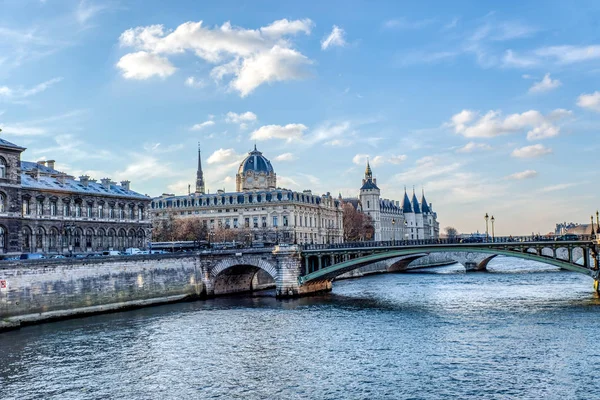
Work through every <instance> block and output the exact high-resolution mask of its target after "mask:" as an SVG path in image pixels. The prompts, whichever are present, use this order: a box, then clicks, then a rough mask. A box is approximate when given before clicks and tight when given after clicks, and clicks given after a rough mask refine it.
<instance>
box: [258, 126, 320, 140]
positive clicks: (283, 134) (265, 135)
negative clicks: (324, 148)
mask: <svg viewBox="0 0 600 400" xmlns="http://www.w3.org/2000/svg"><path fill="white" fill-rule="evenodd" d="M306 129H308V128H307V127H306V126H305V125H303V124H287V125H285V126H282V125H264V126H261V127H260V128H258V129H257V130H255V131H254V132H252V134H251V135H250V138H251V139H254V140H269V139H285V140H287V141H288V142H291V141H293V140H301V139H302V138H303V136H304V131H305V130H306Z"/></svg>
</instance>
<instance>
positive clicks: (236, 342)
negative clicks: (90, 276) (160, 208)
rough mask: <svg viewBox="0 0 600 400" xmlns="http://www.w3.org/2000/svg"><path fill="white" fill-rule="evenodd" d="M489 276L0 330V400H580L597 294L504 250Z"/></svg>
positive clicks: (420, 277) (346, 287)
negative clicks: (470, 399) (2, 331)
mask: <svg viewBox="0 0 600 400" xmlns="http://www.w3.org/2000/svg"><path fill="white" fill-rule="evenodd" d="M489 269H490V270H491V271H493V273H472V274H471V273H470V274H465V273H464V269H462V268H461V267H460V266H449V267H444V268H438V269H435V270H433V269H432V270H429V271H425V272H426V273H423V271H422V270H421V271H419V273H408V274H398V275H391V274H388V275H376V276H370V277H364V278H360V279H355V280H346V281H339V282H335V283H334V285H333V287H334V291H333V292H332V293H330V294H326V295H321V296H315V297H310V298H302V299H297V300H286V301H278V300H276V299H275V298H274V297H273V295H272V292H262V293H260V294H257V295H256V296H254V297H241V296H236V297H229V298H218V299H214V300H208V301H202V302H194V303H182V304H173V305H168V306H161V307H154V308H147V309H143V310H136V311H131V312H125V313H119V314H110V315H102V316H95V317H89V318H83V319H77V320H71V321H63V322H58V323H52V324H45V325H39V326H33V327H27V328H24V329H22V330H20V331H15V332H9V333H5V334H1V335H0V360H1V362H0V388H2V392H1V393H2V395H1V396H0V397H1V398H3V399H39V398H43V399H49V398H54V399H82V398H85V399H107V398H110V399H182V398H221V399H232V398H240V399H266V398H269V399H271V398H274V399H276V398H286V399H299V398H306V399H341V398H349V399H377V398H394V399H395V398H411V397H412V398H423V399H438V398H450V397H455V398H469V397H471V398H482V399H491V398H531V399H539V398H555V399H577V398H580V399H591V398H594V394H595V393H597V392H598V389H600V385H599V384H598V379H596V375H597V374H596V370H597V366H596V363H597V360H598V356H599V353H600V350H598V346H597V345H596V343H597V337H598V326H599V323H598V315H599V311H600V303H599V301H598V299H596V298H595V297H594V295H593V294H592V290H591V287H592V282H591V279H590V278H589V277H586V276H583V275H579V274H575V273H570V272H563V271H557V270H556V269H553V268H548V267H545V266H542V265H540V264H536V263H531V262H525V261H516V260H513V259H508V258H498V259H495V260H493V261H492V262H491V263H490V265H489ZM434 271H435V273H434ZM427 272H428V273H427Z"/></svg>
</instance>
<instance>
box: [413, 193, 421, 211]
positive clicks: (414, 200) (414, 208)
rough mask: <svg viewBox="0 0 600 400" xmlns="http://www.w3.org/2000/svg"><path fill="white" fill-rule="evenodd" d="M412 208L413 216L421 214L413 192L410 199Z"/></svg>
mask: <svg viewBox="0 0 600 400" xmlns="http://www.w3.org/2000/svg"><path fill="white" fill-rule="evenodd" d="M412 207H413V211H414V212H415V214H421V207H419V200H417V195H416V194H415V191H414V190H413V198H412Z"/></svg>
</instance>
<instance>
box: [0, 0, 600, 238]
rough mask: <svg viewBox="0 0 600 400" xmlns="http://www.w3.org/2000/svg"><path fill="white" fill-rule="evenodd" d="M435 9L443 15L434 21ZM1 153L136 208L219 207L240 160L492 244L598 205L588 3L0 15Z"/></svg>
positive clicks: (117, 5) (13, 10)
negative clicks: (251, 153)
mask: <svg viewBox="0 0 600 400" xmlns="http://www.w3.org/2000/svg"><path fill="white" fill-rule="evenodd" d="M450 3H452V4H450ZM0 15H2V18H1V19H0V127H1V128H2V129H3V132H2V133H1V135H2V136H3V137H4V138H6V139H7V140H10V141H12V142H15V143H17V144H20V145H23V146H25V147H27V148H28V150H27V151H26V152H25V153H24V158H25V159H27V160H31V161H37V160H41V159H55V160H56V162H57V168H58V169H61V170H64V171H65V172H69V173H72V174H74V175H76V176H78V175H81V174H83V173H86V174H89V175H91V176H92V177H93V178H96V179H100V178H103V177H110V178H112V179H113V180H116V181H118V180H121V179H129V180H131V181H132V188H133V189H134V190H137V191H139V192H142V193H147V194H149V195H152V196H156V195H160V194H161V193H163V192H169V193H178V194H183V193H187V186H188V184H191V185H192V187H193V185H194V179H195V168H196V144H197V142H201V145H202V151H203V165H204V173H205V178H206V181H207V186H208V188H209V189H210V190H211V191H216V190H217V189H219V188H225V189H226V190H234V189H235V180H234V175H235V172H236V170H237V165H238V164H239V161H240V159H241V158H242V157H243V155H244V154H245V153H246V152H247V151H248V150H250V149H251V148H252V146H253V145H254V143H256V144H257V146H258V148H259V150H261V151H263V153H264V154H265V155H266V156H267V157H268V158H270V159H271V161H272V163H273V165H274V168H275V171H276V172H277V175H278V182H279V184H280V186H282V187H287V188H291V189H295V190H303V189H312V190H313V191H314V192H318V193H324V192H327V191H329V192H331V193H334V194H337V193H338V192H341V193H342V194H343V195H344V196H354V195H357V192H358V188H359V187H360V180H361V178H362V174H363V172H364V164H365V161H366V159H367V157H368V158H369V159H370V160H371V164H372V167H373V171H374V174H375V175H376V176H377V178H378V184H379V186H380V187H381V189H382V194H383V196H384V197H386V198H392V199H401V195H402V193H403V190H404V187H405V186H406V187H407V188H408V190H409V191H411V190H412V188H413V186H414V187H415V188H416V190H417V191H420V190H421V188H424V189H425V192H426V195H427V198H428V200H429V201H430V202H432V203H433V206H434V209H435V210H436V211H437V212H438V214H439V220H440V223H441V225H442V227H444V226H448V225H452V226H455V227H456V228H457V229H458V230H459V231H460V232H471V231H475V230H480V231H481V230H482V229H485V224H484V220H483V215H484V214H485V213H486V212H488V213H490V214H494V216H495V217H496V220H497V224H496V228H497V229H496V231H497V232H498V233H499V234H519V233H531V232H532V231H535V232H547V231H549V230H551V229H553V226H554V223H555V222H560V221H564V220H567V221H576V222H582V223H587V222H588V221H589V215H590V214H591V213H593V212H595V210H596V208H597V207H598V202H597V200H598V182H597V176H598V173H597V168H598V167H597V165H598V162H597V160H598V154H599V153H600V145H599V144H598V137H599V134H598V131H599V130H600V129H599V128H600V29H598V28H599V26H598V24H599V23H598V21H599V20H600V18H599V17H600V3H598V2H595V1H578V2H577V3H576V4H571V3H569V2H566V1H561V2H553V1H543V2H542V1H540V2H503V3H501V4H500V3H498V4H494V5H493V7H492V4H491V3H488V2H442V1H437V2H422V4H421V3H420V4H417V3H408V2H407V3H401V2H398V1H389V2H384V1H380V2H367V1H364V2H363V1H339V2H336V1H333V2H326V3H325V2H275V1H261V2H255V1H236V2H234V1H219V2H209V1H206V2H196V1H177V2H169V3H168V4H167V3H166V2H163V1H148V0H144V1H124V0H123V1H118V0H114V1H113V0H109V1H102V2H101V1H91V0H89V1H66V0H65V1H62V0H61V1H59V0H45V1H40V0H35V1H34V0H31V1H26V0H0Z"/></svg>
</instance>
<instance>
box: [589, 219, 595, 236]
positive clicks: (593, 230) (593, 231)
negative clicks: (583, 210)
mask: <svg viewBox="0 0 600 400" xmlns="http://www.w3.org/2000/svg"><path fill="white" fill-rule="evenodd" d="M590 219H591V220H592V237H593V236H594V233H595V232H596V230H595V229H594V216H593V215H592V216H591V217H590Z"/></svg>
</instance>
